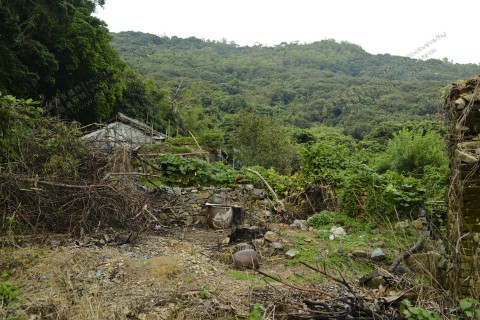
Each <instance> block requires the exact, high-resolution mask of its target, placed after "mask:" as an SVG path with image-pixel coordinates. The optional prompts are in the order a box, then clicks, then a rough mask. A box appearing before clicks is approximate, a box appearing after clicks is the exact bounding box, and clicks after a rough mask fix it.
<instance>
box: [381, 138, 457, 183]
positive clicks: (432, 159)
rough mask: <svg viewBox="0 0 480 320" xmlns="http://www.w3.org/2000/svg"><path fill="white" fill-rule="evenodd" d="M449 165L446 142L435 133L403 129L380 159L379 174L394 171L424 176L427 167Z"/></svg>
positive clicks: (389, 142)
mask: <svg viewBox="0 0 480 320" xmlns="http://www.w3.org/2000/svg"><path fill="white" fill-rule="evenodd" d="M447 165H448V156H447V152H446V145H445V141H444V140H443V139H442V138H441V137H440V136H439V135H438V134H437V133H436V132H434V131H428V132H426V133H423V132H421V131H414V130H407V129H402V130H400V131H399V132H398V133H394V134H393V139H391V140H389V141H388V144H387V148H386V150H385V153H384V154H383V155H382V156H381V157H380V158H379V159H378V164H377V168H378V170H379V172H385V171H387V170H392V171H395V172H398V173H402V174H416V175H422V174H423V173H424V172H425V170H426V168H427V167H429V166H430V167H437V168H439V167H444V166H447Z"/></svg>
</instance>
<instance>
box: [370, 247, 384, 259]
mask: <svg viewBox="0 0 480 320" xmlns="http://www.w3.org/2000/svg"><path fill="white" fill-rule="evenodd" d="M386 258H387V256H386V255H385V253H384V252H383V250H382V249H380V248H376V249H375V250H373V251H372V253H371V254H370V259H372V260H373V261H382V260H385V259H386Z"/></svg>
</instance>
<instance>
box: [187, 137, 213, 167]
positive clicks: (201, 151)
mask: <svg viewBox="0 0 480 320" xmlns="http://www.w3.org/2000/svg"><path fill="white" fill-rule="evenodd" d="M188 133H190V135H191V136H192V138H193V141H195V143H196V144H197V147H198V149H199V150H200V153H202V154H204V153H205V151H203V149H202V147H201V146H200V144H199V143H198V141H197V138H195V136H194V135H193V133H192V131H188ZM205 160H207V162H210V161H209V159H208V156H207V155H205Z"/></svg>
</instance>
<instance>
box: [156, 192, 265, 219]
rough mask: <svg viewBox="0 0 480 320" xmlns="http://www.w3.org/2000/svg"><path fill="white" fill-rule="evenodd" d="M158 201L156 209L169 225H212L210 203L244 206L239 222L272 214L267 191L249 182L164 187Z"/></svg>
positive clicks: (158, 214)
mask: <svg viewBox="0 0 480 320" xmlns="http://www.w3.org/2000/svg"><path fill="white" fill-rule="evenodd" d="M157 200H158V201H157V203H156V204H155V205H154V209H153V210H154V211H155V212H156V216H158V217H160V219H161V221H162V222H164V223H166V224H179V225H186V226H191V225H201V226H208V217H207V205H206V204H207V203H210V204H221V205H226V206H241V216H240V217H236V219H235V220H234V222H235V223H236V224H243V223H249V224H254V223H257V222H259V221H261V220H263V221H264V220H265V219H269V218H270V215H271V214H270V212H269V211H268V210H267V209H268V208H269V206H270V201H269V200H268V199H267V198H266V194H265V191H264V190H263V189H257V188H254V187H253V186H252V185H249V184H247V185H237V186H235V187H233V188H213V187H200V188H178V187H176V188H162V191H161V192H159V194H158V196H157ZM239 214H240V212H239Z"/></svg>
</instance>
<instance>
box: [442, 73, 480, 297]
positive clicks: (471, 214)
mask: <svg viewBox="0 0 480 320" xmlns="http://www.w3.org/2000/svg"><path fill="white" fill-rule="evenodd" d="M479 84H480V78H479V77H476V78H473V79H469V80H467V81H465V82H463V83H459V84H453V86H452V87H451V88H450V90H449V92H448V94H447V96H446V100H445V107H446V111H447V112H448V114H449V118H450V121H451V134H450V167H451V174H450V187H449V189H448V240H449V241H450V245H449V249H450V250H449V251H450V254H451V256H452V260H453V261H452V268H451V270H450V271H449V282H450V285H451V289H452V290H454V291H455V292H456V293H457V294H460V295H469V296H477V297H478V295H479V293H480V276H479V274H480V265H479V255H480V250H479V236H480V170H479V159H480V94H479V93H478V92H479Z"/></svg>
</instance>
